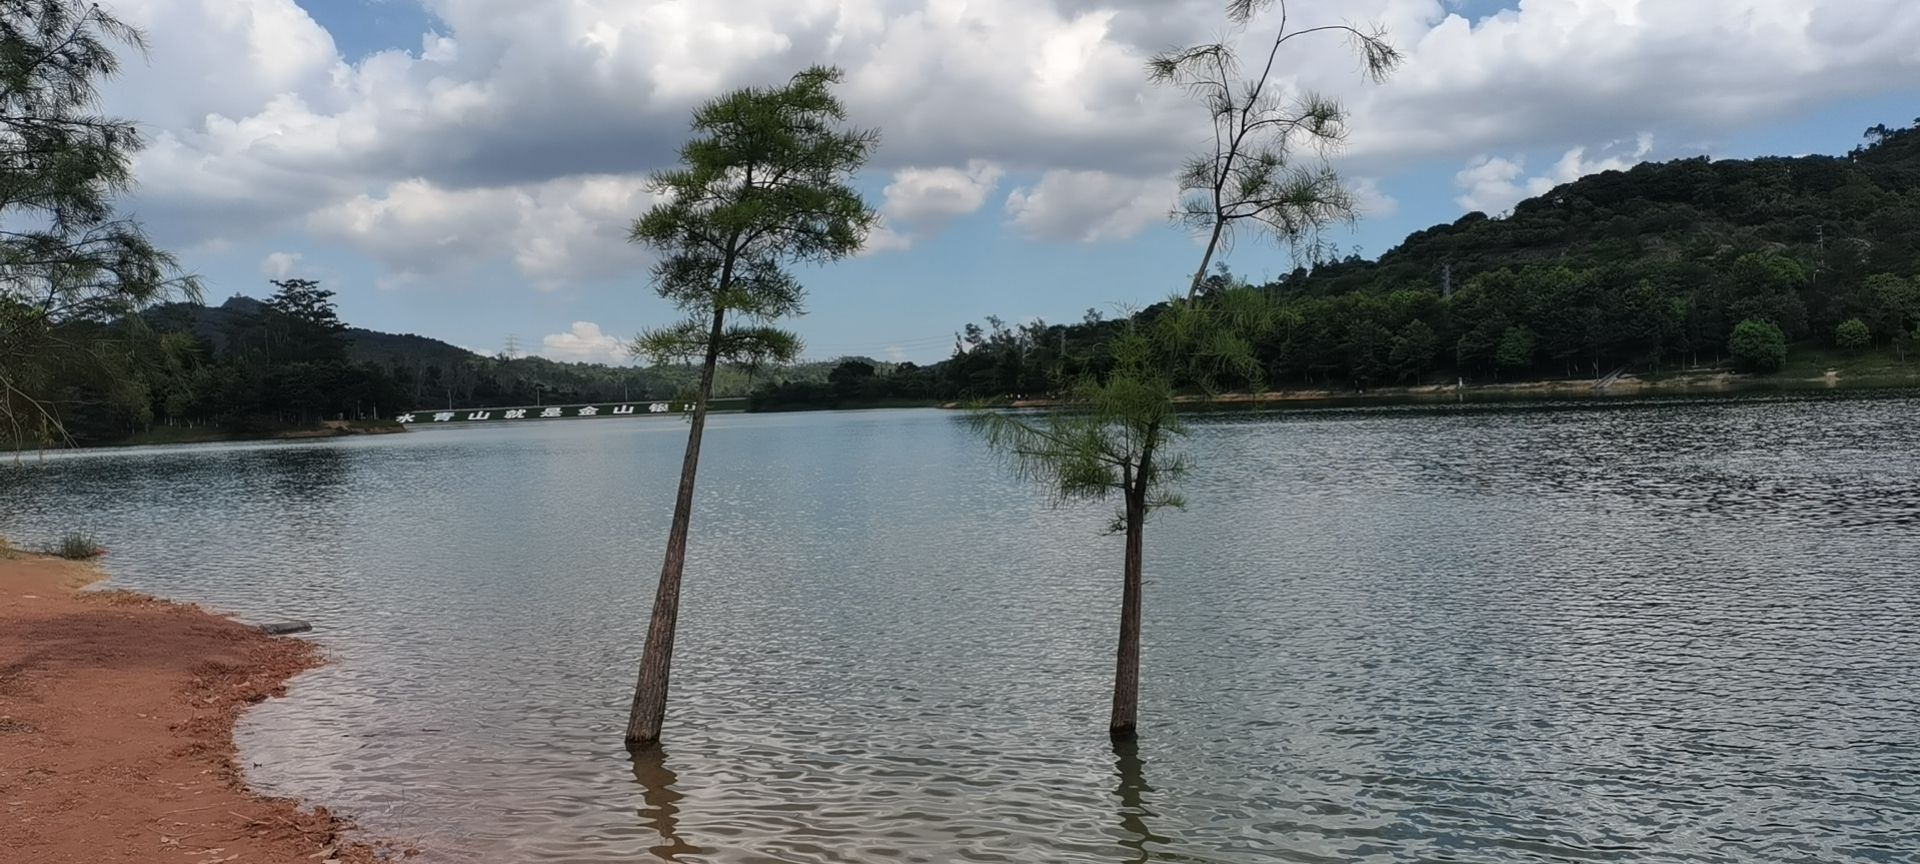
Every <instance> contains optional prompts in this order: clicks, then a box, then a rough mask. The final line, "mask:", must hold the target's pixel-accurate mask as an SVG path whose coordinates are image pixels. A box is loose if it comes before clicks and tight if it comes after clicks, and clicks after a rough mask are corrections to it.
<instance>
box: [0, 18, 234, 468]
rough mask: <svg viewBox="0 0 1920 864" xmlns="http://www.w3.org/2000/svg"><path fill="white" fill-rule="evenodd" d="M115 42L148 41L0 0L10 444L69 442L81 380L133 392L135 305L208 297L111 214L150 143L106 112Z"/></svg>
mask: <svg viewBox="0 0 1920 864" xmlns="http://www.w3.org/2000/svg"><path fill="white" fill-rule="evenodd" d="M116 42H117V43H119V44H120V45H122V46H126V47H129V48H132V49H134V50H135V51H139V50H141V49H142V48H143V47H144V42H143V40H142V37H141V35H140V33H139V31H137V30H135V29H133V28H132V27H129V26H127V25H126V24H125V23H123V22H121V21H120V20H119V19H117V18H115V17H113V15H111V14H110V13H108V12H106V11H105V10H103V9H101V8H100V7H99V6H97V5H95V4H93V3H89V2H84V0H32V2H27V0H8V2H0V165H4V166H5V171H4V172H0V445H11V446H14V447H20V446H30V445H33V444H48V443H55V442H60V441H65V440H67V437H68V436H67V432H66V428H65V425H64V423H63V421H62V419H61V418H62V411H63V408H64V407H66V406H65V402H66V401H67V399H66V398H65V396H64V392H65V390H66V388H67V385H68V384H69V383H72V382H74V381H75V380H76V378H80V377H87V378H92V379H94V380H93V381H92V382H90V383H92V384H94V385H98V386H105V387H109V388H112V389H114V390H115V393H116V395H115V396H114V397H113V401H114V402H116V403H122V404H124V403H125V402H127V401H128V400H130V399H132V398H133V396H134V394H135V388H133V387H131V386H128V385H126V384H125V379H126V376H127V375H129V374H132V373H131V371H130V370H129V369H128V367H127V366H126V363H127V362H128V361H129V360H130V359H131V358H132V357H133V356H134V355H135V353H136V352H134V351H132V350H131V349H130V348H129V341H130V340H134V339H140V338H147V336H148V335H149V334H147V333H145V332H144V330H143V328H141V327H139V326H138V325H139V322H138V321H137V320H136V319H135V317H134V314H133V313H136V312H138V311H139V310H141V309H143V308H145V307H147V306H148V305H150V304H152V303H154V302H156V301H158V300H161V299H164V298H166V297H168V296H169V295H176V294H178V295H185V296H189V297H193V296H197V294H198V291H199V285H198V283H197V282H196V281H195V280H193V279H192V278H189V277H186V276H183V275H181V273H180V271H179V268H178V267H177V266H176V264H175V262H174V259H173V258H172V257H171V256H170V255H168V254H167V253H165V252H163V251H161V250H159V249H157V248H155V247H154V246H153V244H152V243H150V242H149V241H148V240H147V237H146V235H145V234H144V233H143V232H142V231H141V228H140V226H139V225H138V224H137V223H135V222H132V221H130V220H127V219H124V218H121V217H119V216H117V215H116V214H115V212H114V199H115V197H116V196H118V195H119V194H120V193H122V192H125V191H126V190H127V189H128V187H129V186H130V185H131V184H132V180H133V175H132V170H131V164H132V159H133V154H134V153H135V152H136V151H138V150H139V149H140V147H141V139H140V132H139V129H138V128H137V127H136V126H135V125H134V124H133V123H132V122H130V121H126V120H121V119H118V118H114V117H106V116H103V115H100V114H98V113H96V109H97V108H98V105H99V90H98V88H99V84H100V82H101V81H102V80H104V79H106V78H108V77H111V76H112V75H114V74H115V73H116V72H118V71H119V68H120V65H119V60H118V58H117V57H115V55H114V51H113V49H112V47H110V45H111V43H116ZM115 381H120V382H122V384H121V386H118V387H114V382H115Z"/></svg>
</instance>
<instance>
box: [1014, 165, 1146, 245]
mask: <svg viewBox="0 0 1920 864" xmlns="http://www.w3.org/2000/svg"><path fill="white" fill-rule="evenodd" d="M1178 191H1179V190H1178V186H1177V184H1175V183H1174V182H1173V180H1172V179H1170V178H1166V177H1144V178H1141V177H1123V176H1119V175H1115V174H1109V173H1106V172H1104V171H1048V172H1047V173H1045V174H1043V175H1041V177H1040V182H1039V183H1038V184H1036V185H1034V186H1033V187H1032V188H1028V187H1025V186H1023V187H1020V188H1018V189H1015V190H1013V192H1012V193H1011V194H1009V195H1008V196H1007V204H1006V209H1007V216H1008V220H1009V221H1010V222H1012V223H1013V225H1014V226H1015V227H1016V228H1018V229H1020V231H1021V233H1023V234H1025V235H1026V236H1027V237H1029V238H1032V239H1036V240H1052V241H1060V242H1073V243H1105V242H1112V241H1116V240H1126V239H1129V238H1131V237H1133V236H1134V235H1136V234H1139V233H1140V231H1141V230H1142V229H1144V228H1146V227H1147V226H1148V225H1151V224H1153V223H1155V222H1158V221H1164V220H1165V219H1166V218H1167V216H1168V214H1169V213H1170V212H1172V209H1173V205H1174V202H1175V196H1176V195H1177V193H1178Z"/></svg>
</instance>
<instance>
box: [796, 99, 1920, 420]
mask: <svg viewBox="0 0 1920 864" xmlns="http://www.w3.org/2000/svg"><path fill="white" fill-rule="evenodd" d="M1866 139H1867V140H1866V143H1865V144H1864V145H1862V146H1861V147H1859V148H1858V149H1855V150H1854V151H1853V152H1851V153H1848V154H1846V155H1844V156H1805V157H1796V158H1764V159H1748V160H1740V159H1729V160H1718V161H1715V160H1710V159H1706V158H1696V159H1683V160H1678V161H1673V162H1666V163H1659V164H1652V163H1650V164H1643V165H1640V166H1637V167H1635V168H1633V169H1632V170H1628V171H1609V172H1606V173H1603V174H1598V175H1594V176H1590V177H1586V178H1583V179H1581V180H1579V181H1576V182H1573V183H1569V184H1566V185H1563V186H1561V187H1559V188H1556V189H1554V190H1552V191H1550V192H1548V193H1547V194H1545V195H1540V196H1537V197H1534V198H1530V199H1528V200H1526V201H1523V202H1521V203H1520V204H1518V205H1517V206H1515V207H1514V209H1513V212H1511V213H1509V214H1504V215H1500V216H1488V215H1486V214H1483V213H1470V214H1467V215H1466V216H1463V217H1461V218H1460V219H1458V220H1456V221H1455V222H1453V223H1451V224H1446V225H1437V226H1434V227H1432V228H1429V229H1427V230H1424V231H1419V232H1416V233H1414V234H1413V235H1411V236H1409V237H1408V238H1407V239H1406V240H1405V241H1404V242H1402V243H1401V244H1400V245H1399V246H1396V247H1395V248H1393V249H1391V250H1389V251H1388V252H1386V253H1385V254H1383V255H1381V256H1380V257H1379V258H1378V259H1374V260H1366V259H1361V258H1358V257H1354V258H1348V259H1346V260H1340V261H1330V262H1325V263H1321V264H1319V265H1317V266H1315V267H1313V268H1311V269H1301V270H1298V271H1296V272H1294V273H1292V274H1290V275H1288V276H1287V277H1286V278H1283V279H1280V280H1277V281H1275V282H1272V283H1270V284H1266V285H1257V286H1255V285H1246V284H1244V283H1241V282H1239V281H1238V280H1236V279H1234V278H1233V277H1232V276H1231V275H1230V274H1228V273H1226V272H1225V271H1224V270H1222V271H1221V272H1220V273H1219V274H1217V275H1215V276H1214V277H1212V279H1211V280H1210V282H1209V285H1208V290H1209V293H1210V294H1211V295H1212V296H1214V297H1216V298H1227V297H1232V298H1234V299H1233V301H1232V302H1236V303H1239V304H1240V307H1241V308H1242V310H1243V313H1244V314H1245V315H1246V316H1249V320H1253V321H1255V322H1256V326H1255V328H1254V329H1255V330H1256V339H1257V344H1256V345H1255V346H1254V347H1255V350H1256V353H1257V356H1258V358H1259V360H1260V362H1261V365H1262V367H1263V374H1262V375H1260V376H1258V377H1257V378H1244V379H1242V380H1239V381H1230V382H1228V383H1230V384H1233V385H1235V386H1240V387H1256V388H1257V387H1271V388H1287V387H1311V388H1322V389H1332V390H1336V391H1337V390H1342V389H1345V390H1353V389H1369V388H1376V387H1381V386H1387V385H1396V384H1418V383H1422V382H1437V381H1446V382H1453V381H1456V380H1459V379H1465V380H1467V381H1468V382H1470V383H1486V382H1494V381H1514V380H1541V379H1561V378H1583V377H1584V378H1597V377H1601V376H1605V375H1609V374H1611V373H1613V372H1615V371H1620V370H1625V371H1627V372H1631V373H1634V374H1637V375H1642V376H1658V375H1662V374H1670V373H1673V372H1675V371H1677V370H1681V369H1699V368H1726V369H1735V370H1739V371H1747V372H1759V373H1778V374H1782V375H1785V374H1805V373H1807V372H1808V371H1809V364H1810V363H1811V362H1812V361H1813V360H1815V359H1818V360H1819V362H1820V365H1822V366H1823V368H1834V367H1835V366H1836V365H1846V366H1849V367H1854V368H1870V369H1874V370H1877V377H1879V378H1882V379H1886V380H1893V381H1898V380H1907V379H1911V378H1913V377H1914V375H1915V373H1917V372H1920V369H1915V367H1914V364H1913V363H1912V362H1911V360H1910V359H1909V358H1911V357H1912V356H1913V355H1914V353H1915V350H1914V349H1915V328H1916V326H1920V121H1916V126H1915V127H1910V128H1888V127H1885V126H1880V127H1875V128H1874V129H1871V130H1869V131H1868V132H1867V135H1866ZM1178 287H1179V286H1172V285H1170V286H1168V290H1169V292H1171V291H1173V290H1174V289H1176V288H1178ZM1242 295H1245V296H1242ZM1161 308H1162V307H1157V306H1156V307H1149V308H1148V309H1146V310H1144V311H1143V312H1141V313H1140V314H1141V315H1143V316H1147V317H1152V316H1155V315H1157V314H1159V312H1160V309H1161ZM1113 326H1114V322H1110V321H1099V320H1098V319H1097V316H1094V315H1093V314H1092V313H1089V316H1088V318H1087V319H1086V320H1084V321H1082V322H1078V323H1074V324H1068V325H1051V324H1047V323H1045V322H1030V323H1028V324H1025V325H1018V326H1009V325H1006V324H1005V323H1003V322H999V321H994V320H990V321H989V322H988V326H986V327H975V326H973V325H969V326H968V329H967V331H965V332H964V333H963V334H962V337H961V342H962V345H963V350H961V351H958V352H956V354H955V356H954V357H953V358H952V359H949V360H946V361H943V362H941V363H938V364H935V365H933V366H929V367H925V368H914V369H906V370H900V371H896V372H894V373H893V374H888V375H862V376H859V380H858V383H857V384H854V385H845V386H842V387H840V388H838V389H837V390H836V389H834V388H827V387H812V388H800V387H785V388H777V389H769V390H767V391H766V392H764V393H762V394H761V401H762V403H763V404H768V405H780V406H782V407H801V406H804V405H807V404H833V403H836V402H841V401H879V400H886V399H892V398H937V399H954V398H961V397H967V396H973V397H982V398H993V397H1002V396H1021V395H1024V396H1038V395H1044V394H1046V393H1047V392H1048V391H1050V390H1051V389H1052V388H1053V387H1055V386H1056V385H1057V384H1058V383H1059V382H1061V381H1064V380H1070V379H1071V378H1072V377H1074V376H1075V375H1077V374H1078V373H1080V372H1082V371H1084V370H1087V369H1090V368H1098V367H1099V366H1100V364H1101V363H1102V362H1103V358H1102V344H1103V340H1104V339H1105V336H1106V335H1107V334H1108V333H1110V332H1111V331H1112V328H1113ZM1736 330H1740V331H1741V337H1740V338H1739V339H1736V338H1735V332H1736ZM1736 347H1738V348H1739V350H1738V351H1736V350H1735V348H1736ZM857 371H858V370H855V372H857ZM1812 371H1813V373H1814V374H1819V372H1820V371H1821V370H1817V369H1816V370H1812Z"/></svg>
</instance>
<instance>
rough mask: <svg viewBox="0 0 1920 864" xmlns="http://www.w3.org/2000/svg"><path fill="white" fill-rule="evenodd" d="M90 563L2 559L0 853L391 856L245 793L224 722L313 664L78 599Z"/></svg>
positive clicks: (161, 614)
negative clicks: (347, 839) (353, 841)
mask: <svg viewBox="0 0 1920 864" xmlns="http://www.w3.org/2000/svg"><path fill="white" fill-rule="evenodd" d="M100 576H101V574H100V573H99V571H98V570H97V569H96V568H94V567H92V566H89V565H86V564H79V563H74V562H69V561H62V560H58V559H51V558H41V557H33V556H26V555H21V554H19V553H14V554H13V555H12V557H7V555H6V553H4V552H3V551H0V859H4V860H7V861H21V862H28V861H31V862H35V864H69V862H71V864H101V862H120V861H127V862H133V861H138V862H143V864H144V862H187V864H214V862H229V861H231V862H240V864H254V862H261V864H278V862H286V864H294V862H299V864H314V862H327V861H339V862H342V864H348V862H369V861H376V860H380V859H381V858H382V857H383V856H385V857H391V856H394V855H396V854H404V853H396V852H395V851H394V850H390V849H382V850H375V849H374V848H372V847H369V846H366V845H362V844H358V843H352V842H348V841H346V840H344V839H343V838H342V837H341V834H342V832H343V831H344V830H345V829H346V828H347V827H348V824H347V823H346V822H345V821H343V820H342V819H340V818H339V817H336V816H334V815H332V814H330V813H328V812H327V811H326V810H324V809H320V808H303V807H301V806H299V805H298V804H297V803H296V802H293V801H288V800H284V799H275V798H267V797H263V796H260V795H257V794H254V793H253V792H251V791H249V790H248V789H247V788H246V785H245V783H244V782H243V781H242V779H241V772H240V767H239V765H238V763H237V761H236V760H237V758H238V757H237V754H236V752H235V749H234V744H233V726H234V721H235V720H237V719H238V718H239V716H240V714H241V712H243V711H244V710H245V709H246V708H247V706H249V705H252V704H254V703H256V702H260V701H262V700H265V699H267V698H270V697H273V696H276V695H279V694H281V693H282V692H283V691H284V689H285V686H286V682H287V680H288V679H290V678H292V677H293V676H294V675H297V674H299V673H300V672H302V671H304V670H306V669H310V668H312V667H314V666H316V665H318V664H319V663H320V662H321V658H320V655H319V652H318V650H317V649H316V648H315V647H314V646H313V645H312V644H310V643H308V642H304V641H301V640H297V639H284V638H274V637H269V636H264V635H261V634H260V633H258V632H256V631H255V630H253V629H252V628H249V627H246V626H244V625H241V624H238V623H236V622H234V621H231V620H228V619H225V618H221V617H219V616H216V615H212V614H210V613H207V612H204V611H202V610H200V609H198V608H196V607H193V606H185V605H181V604H177V603H168V602H163V601H159V600H154V599H152V598H148V597H144V596H140V595H136V594H129V593H125V592H94V591H86V592H82V591H80V590H79V589H80V588H83V587H85V586H86V585H88V584H90V583H91V582H93V581H96V580H97V579H99V578H100Z"/></svg>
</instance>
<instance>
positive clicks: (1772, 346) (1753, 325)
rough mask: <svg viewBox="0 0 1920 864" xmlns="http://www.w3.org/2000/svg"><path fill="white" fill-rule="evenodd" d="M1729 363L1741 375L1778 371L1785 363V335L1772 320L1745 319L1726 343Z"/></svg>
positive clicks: (1734, 329) (1735, 328)
mask: <svg viewBox="0 0 1920 864" xmlns="http://www.w3.org/2000/svg"><path fill="white" fill-rule="evenodd" d="M1727 350H1728V352H1730V353H1731V354H1732V355H1733V362H1734V364H1735V365H1736V366H1738V367H1739V368H1740V369H1741V371H1745V372H1762V373H1767V372H1778V371H1780V367H1781V366H1784V365H1786V362H1787V334H1786V333H1785V332H1783V331H1782V330H1781V329H1780V325H1778V324H1775V323H1773V322H1772V321H1761V320H1757V319H1753V318H1749V319H1747V320H1745V321H1742V322H1740V323H1739V325H1737V326H1735V327H1734V328H1733V335H1732V337H1730V338H1729V339H1728V340H1727Z"/></svg>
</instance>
